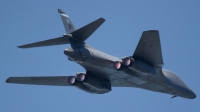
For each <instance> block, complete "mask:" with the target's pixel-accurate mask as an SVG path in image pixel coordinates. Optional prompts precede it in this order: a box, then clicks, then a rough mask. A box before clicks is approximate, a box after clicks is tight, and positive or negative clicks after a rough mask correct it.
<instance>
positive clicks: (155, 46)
mask: <svg viewBox="0 0 200 112" xmlns="http://www.w3.org/2000/svg"><path fill="white" fill-rule="evenodd" d="M132 57H133V58H136V59H139V60H141V61H144V62H146V63H148V64H150V65H152V66H159V67H162V66H163V58H162V51H161V45H160V37H159V32H158V31H157V30H150V31H144V32H143V33H142V36H141V38H140V41H139V43H138V45H137V48H136V50H135V52H134V54H133V56H132Z"/></svg>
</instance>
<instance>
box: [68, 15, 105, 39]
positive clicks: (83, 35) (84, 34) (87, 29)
mask: <svg viewBox="0 0 200 112" xmlns="http://www.w3.org/2000/svg"><path fill="white" fill-rule="evenodd" d="M104 21H105V19H103V18H99V19H97V20H96V21H93V22H92V23H90V24H88V25H86V26H84V27H82V28H80V29H78V30H76V31H74V32H72V33H71V34H72V36H73V38H75V39H76V40H79V41H85V40H86V39H87V38H88V37H89V36H90V35H92V33H93V32H94V31H95V30H96V29H98V28H99V27H100V26H101V24H103V23H104Z"/></svg>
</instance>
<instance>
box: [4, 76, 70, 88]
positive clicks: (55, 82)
mask: <svg viewBox="0 0 200 112" xmlns="http://www.w3.org/2000/svg"><path fill="white" fill-rule="evenodd" d="M68 77H69V76H47V77H9V78H8V79H7V80H6V82H7V83H17V84H32V85H50V86H71V85H70V84H69V83H68Z"/></svg>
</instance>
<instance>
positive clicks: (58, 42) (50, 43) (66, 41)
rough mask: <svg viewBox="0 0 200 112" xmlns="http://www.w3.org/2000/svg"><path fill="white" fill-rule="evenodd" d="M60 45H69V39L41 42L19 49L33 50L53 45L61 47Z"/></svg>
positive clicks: (22, 46)
mask: <svg viewBox="0 0 200 112" xmlns="http://www.w3.org/2000/svg"><path fill="white" fill-rule="evenodd" d="M60 44H69V40H68V38H67V37H58V38H53V39H49V40H44V41H39V42H35V43H31V44H26V45H21V46H18V47H19V48H32V47H43V46H52V45H60Z"/></svg>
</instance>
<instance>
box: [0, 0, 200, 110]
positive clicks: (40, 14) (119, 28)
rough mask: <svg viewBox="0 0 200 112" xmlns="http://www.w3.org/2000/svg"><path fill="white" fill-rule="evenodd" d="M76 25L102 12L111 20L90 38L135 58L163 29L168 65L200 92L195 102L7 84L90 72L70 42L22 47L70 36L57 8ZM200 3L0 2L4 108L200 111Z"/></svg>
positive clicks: (0, 100)
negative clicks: (144, 41)
mask: <svg viewBox="0 0 200 112" xmlns="http://www.w3.org/2000/svg"><path fill="white" fill-rule="evenodd" d="M58 8H61V9H63V10H64V11H65V12H66V13H67V14H68V15H69V16H70V18H71V20H72V22H73V23H74V25H75V26H76V28H80V27H82V26H84V25H86V24H88V23H90V22H92V21H94V20H96V19H98V18H100V17H103V18H105V19H106V22H105V23H104V24H103V25H102V26H101V27H100V28H99V29H98V30H97V31H96V32H95V33H94V34H93V35H91V37H90V38H88V39H87V40H86V42H87V43H88V44H90V45H91V46H93V47H94V48H96V49H99V50H101V51H103V52H105V53H109V54H111V55H114V56H116V57H123V56H129V55H132V54H133V52H134V50H135V47H136V46H137V43H138V41H139V39H140V36H141V34H142V32H143V31H145V30H159V31H160V38H161V45H162V52H163V60H164V63H165V65H164V67H163V68H165V69H168V70H171V71H173V72H175V73H177V74H178V75H179V76H180V77H181V78H182V80H183V81H184V82H185V83H186V84H187V85H188V86H189V87H190V88H191V89H192V90H193V91H194V92H195V93H196V95H197V98H196V99H194V100H189V99H184V98H180V97H177V98H174V99H171V97H172V95H168V94H162V93H156V92H151V91H147V90H143V89H136V88H112V91H111V92H109V93H107V94H103V95H96V94H89V93H86V92H84V91H81V90H79V89H77V88H75V87H56V86H35V85H15V84H7V83H5V80H6V79H7V78H8V77H10V76H65V75H66V76H69V75H75V74H76V72H81V71H83V72H84V71H85V70H84V69H83V68H82V67H80V66H79V65H78V64H76V63H75V62H70V61H68V59H67V57H66V56H65V55H64V53H63V51H64V49H66V48H69V47H70V45H59V46H51V47H42V48H32V49H19V48H17V47H16V46H19V45H22V44H27V43H32V42H36V41H41V40H46V39H50V38H55V37H59V36H62V35H63V34H64V33H65V30H64V27H63V24H62V21H61V18H60V16H59V14H58V13H57V9H58ZM199 30H200V1H199V0H192V1H190V0H188V1H186V0H176V1H174V0H168V1H164V0H163V1H162V0H153V1H147V0H123V1H122V0H118V1H117V0H110V1H109V2H108V1H107V0H102V1H99V2H97V1H96V0H84V1H81V0H79V1H78V0H59V1H55V0H43V1H41V0H34V1H31V0H19V1H17V0H0V42H1V44H0V51H1V53H0V56H1V58H0V90H1V92H0V112H79V111H84V112H104V111H107V112H110V111H115V112H116V111H128V112H129V111H134V112H156V111H157V112H200V99H199V97H200V87H199V85H200V72H199V70H200V69H199V67H200V61H199V58H200V44H199V43H200V37H199V35H200V31H199Z"/></svg>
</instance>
